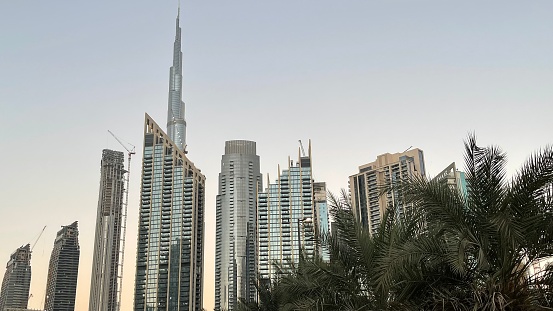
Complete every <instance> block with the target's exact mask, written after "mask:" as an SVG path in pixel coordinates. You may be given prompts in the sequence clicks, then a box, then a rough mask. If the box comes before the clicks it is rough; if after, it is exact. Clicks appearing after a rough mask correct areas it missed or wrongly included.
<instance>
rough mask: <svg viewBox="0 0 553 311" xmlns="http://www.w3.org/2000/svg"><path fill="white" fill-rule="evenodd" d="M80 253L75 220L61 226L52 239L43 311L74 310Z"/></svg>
mask: <svg viewBox="0 0 553 311" xmlns="http://www.w3.org/2000/svg"><path fill="white" fill-rule="evenodd" d="M80 253H81V251H80V247H79V229H78V224H77V222H76V221H75V222H74V223H72V224H70V225H68V226H63V227H62V229H61V230H59V231H58V233H57V235H56V239H55V240H54V249H53V250H52V255H51V256H50V266H49V267H48V283H47V284H46V301H45V302H44V310H45V311H73V310H75V295H76V293H77V276H78V274H79V256H80Z"/></svg>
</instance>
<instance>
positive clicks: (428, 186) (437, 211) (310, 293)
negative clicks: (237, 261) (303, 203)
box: [241, 135, 553, 310]
mask: <svg viewBox="0 0 553 311" xmlns="http://www.w3.org/2000/svg"><path fill="white" fill-rule="evenodd" d="M505 164H506V155H505V153H503V152H502V151H501V150H500V149H499V148H498V147H493V146H492V147H479V146H478V145H477V144H476V138H475V136H474V135H469V137H468V139H467V141H466V142H465V165H466V177H467V185H468V189H467V190H468V193H467V194H466V196H465V195H464V194H463V193H461V192H460V191H459V190H458V189H457V188H453V187H451V186H449V185H447V183H446V182H444V180H428V179H426V178H424V177H421V178H417V177H414V178H411V179H407V180H401V181H398V182H397V183H396V184H393V185H386V187H387V190H393V191H398V192H399V193H401V194H402V196H403V201H404V202H406V203H410V204H412V208H410V209H407V210H406V211H404V213H403V215H402V216H401V217H400V215H396V214H395V209H394V208H393V207H391V208H389V209H388V210H387V211H386V213H385V214H384V215H383V218H382V220H381V225H380V228H379V230H378V232H377V233H375V234H370V233H369V231H368V230H367V229H366V228H363V227H362V225H361V224H360V223H358V222H357V220H356V219H355V217H354V216H353V212H352V206H351V205H350V199H349V197H348V193H347V192H346V191H344V190H342V192H341V195H340V196H335V195H333V194H329V202H330V206H331V215H332V216H333V218H334V220H335V224H334V225H335V226H336V232H337V234H336V235H335V236H331V237H328V238H327V239H326V241H325V243H327V244H328V247H329V250H330V262H324V261H323V260H322V259H321V258H317V257H316V258H305V257H304V258H302V259H301V260H300V262H299V264H297V265H295V266H294V265H292V268H290V269H286V270H283V271H282V273H283V274H282V277H281V278H279V279H278V280H276V281H275V282H273V283H272V284H270V286H266V287H264V288H259V285H258V289H259V292H260V300H259V302H258V303H256V304H253V305H252V306H250V307H249V308H247V309H242V310H551V309H552V308H553V300H552V299H553V293H552V289H553V267H552V266H549V267H548V268H547V269H546V270H545V271H544V272H543V274H541V275H540V276H533V275H530V274H529V273H528V267H529V266H530V265H531V264H532V263H533V262H535V261H538V260H541V259H545V258H548V257H550V256H553V195H552V185H553V149H552V148H551V147H546V148H544V149H543V150H540V151H538V152H536V153H535V154H533V155H532V156H531V157H530V158H529V159H528V160H527V161H526V163H525V164H524V165H523V166H522V168H521V169H520V170H519V171H518V172H517V173H516V174H515V175H514V176H513V177H512V178H511V179H510V180H507V178H506V176H505V175H506V173H505ZM245 306H246V305H245V304H241V307H245Z"/></svg>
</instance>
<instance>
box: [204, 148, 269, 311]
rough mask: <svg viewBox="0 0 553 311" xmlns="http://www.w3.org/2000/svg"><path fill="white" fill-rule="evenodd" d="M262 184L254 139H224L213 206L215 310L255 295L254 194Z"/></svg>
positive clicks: (255, 210) (255, 194)
mask: <svg viewBox="0 0 553 311" xmlns="http://www.w3.org/2000/svg"><path fill="white" fill-rule="evenodd" d="M261 183H262V180H261V173H260V170H259V156H258V155H256V144H255V142H253V141H247V140H231V141H227V142H225V154H224V155H223V158H222V160H221V173H220V174H219V194H218V195H217V207H216V209H217V210H216V213H217V229H216V232H217V236H216V246H215V249H216V251H215V310H216V311H220V310H229V311H230V310H234V309H235V307H236V303H237V302H238V299H239V298H243V299H245V300H246V301H254V300H255V298H256V289H255V286H254V284H255V282H256V270H257V264H256V261H257V258H256V246H257V227H256V224H257V209H256V197H257V193H258V192H259V191H260V190H261V188H262V186H261Z"/></svg>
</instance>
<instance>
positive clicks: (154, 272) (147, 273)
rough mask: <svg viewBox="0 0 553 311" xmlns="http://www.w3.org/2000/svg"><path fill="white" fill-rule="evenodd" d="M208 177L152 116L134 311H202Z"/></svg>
mask: <svg viewBox="0 0 553 311" xmlns="http://www.w3.org/2000/svg"><path fill="white" fill-rule="evenodd" d="M204 193H205V177H204V175H203V174H202V173H201V172H200V170H199V169H198V168H196V167H195V166H194V164H193V163H192V162H191V161H190V160H189V159H188V158H187V156H186V154H185V153H184V151H183V150H181V149H180V148H179V147H177V146H176V145H175V143H174V142H173V141H172V140H171V139H170V138H169V137H168V135H166V134H165V132H164V131H163V130H162V129H161V128H160V127H159V126H158V125H157V124H156V123H155V122H154V121H153V120H152V118H150V116H148V115H147V114H146V118H145V123H144V149H143V162H142V180H141V202H140V211H139V225H138V244H137V256H136V279H135V290H134V310H135V311H138V310H144V311H146V310H147V311H158V310H197V311H199V310H201V309H202V298H203V297H202V293H203V292H202V289H203V276H202V274H203V254H204V217H205V216H204V215H205V214H204V213H205V196H204Z"/></svg>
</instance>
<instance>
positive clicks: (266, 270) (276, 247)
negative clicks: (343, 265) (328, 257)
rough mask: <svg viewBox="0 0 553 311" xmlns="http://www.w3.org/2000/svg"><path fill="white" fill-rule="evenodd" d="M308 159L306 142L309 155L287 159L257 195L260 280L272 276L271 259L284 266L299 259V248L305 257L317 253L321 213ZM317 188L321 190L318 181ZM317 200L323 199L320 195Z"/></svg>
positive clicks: (309, 158) (309, 157)
mask: <svg viewBox="0 0 553 311" xmlns="http://www.w3.org/2000/svg"><path fill="white" fill-rule="evenodd" d="M298 152H299V151H298ZM311 159H312V158H311V143H309V149H308V154H307V155H305V154H303V155H302V154H301V153H299V161H298V162H296V163H294V161H291V160H290V158H289V159H288V168H287V169H285V170H282V171H281V172H280V166H279V169H278V170H279V177H278V179H277V180H276V182H275V183H273V184H270V183H269V184H268V186H267V188H266V189H265V191H264V192H261V193H259V194H258V206H257V208H258V211H257V214H258V218H257V227H258V264H259V270H258V271H259V277H260V278H261V279H265V280H269V279H273V278H274V276H275V272H276V271H275V268H274V266H273V263H274V262H279V263H281V264H282V265H283V267H284V268H286V267H287V266H288V265H289V264H292V263H298V262H299V258H300V251H303V252H304V254H305V255H306V256H312V255H315V254H318V253H319V252H320V250H319V246H320V240H319V237H320V228H319V223H320V221H319V219H318V217H320V216H321V215H320V214H319V213H318V212H317V211H316V206H315V190H314V182H313V173H312V170H311V163H312V161H311ZM267 179H268V178H267ZM268 182H269V181H268ZM318 188H319V190H318V192H319V193H320V184H319V186H318ZM317 200H319V201H320V200H322V199H321V197H320V195H317ZM322 222H323V223H324V222H325V221H322ZM326 223H328V220H326Z"/></svg>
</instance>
